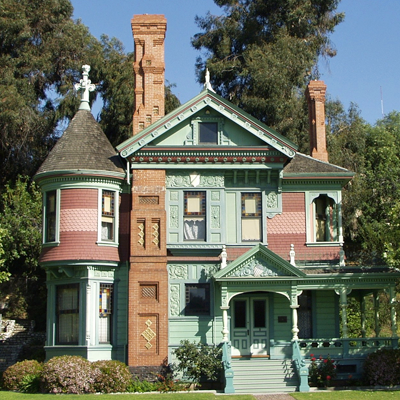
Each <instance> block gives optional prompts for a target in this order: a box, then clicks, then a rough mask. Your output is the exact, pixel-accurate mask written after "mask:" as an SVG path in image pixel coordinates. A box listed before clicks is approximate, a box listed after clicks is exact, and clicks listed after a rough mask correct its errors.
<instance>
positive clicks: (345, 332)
mask: <svg viewBox="0 0 400 400" xmlns="http://www.w3.org/2000/svg"><path fill="white" fill-rule="evenodd" d="M340 308H341V310H342V331H343V337H344V338H347V337H349V336H348V330H347V289H346V288H345V287H342V288H341V289H340Z"/></svg>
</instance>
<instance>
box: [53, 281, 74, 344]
mask: <svg viewBox="0 0 400 400" xmlns="http://www.w3.org/2000/svg"><path fill="white" fill-rule="evenodd" d="M56 310H57V322H56V332H57V336H56V344H68V345H69V344H78V340H79V284H78V283H76V284H71V285H60V286H57V305H56Z"/></svg>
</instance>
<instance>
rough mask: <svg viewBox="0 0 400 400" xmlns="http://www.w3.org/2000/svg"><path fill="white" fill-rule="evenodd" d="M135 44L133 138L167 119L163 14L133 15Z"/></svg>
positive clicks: (164, 22) (165, 25)
mask: <svg viewBox="0 0 400 400" xmlns="http://www.w3.org/2000/svg"><path fill="white" fill-rule="evenodd" d="M131 26H132V34H133V38H134V42H135V61H134V63H133V70H134V73H135V101H134V113H133V135H136V134H137V133H139V132H140V131H142V130H143V129H144V128H146V127H147V126H149V125H150V124H152V123H153V122H155V121H157V120H158V119H160V118H161V117H163V116H164V113H165V111H164V71H165V62H164V40H165V33H166V31H167V20H166V19H165V17H164V15H148V14H143V15H134V16H133V18H132V20H131Z"/></svg>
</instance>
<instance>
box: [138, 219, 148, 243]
mask: <svg viewBox="0 0 400 400" xmlns="http://www.w3.org/2000/svg"><path fill="white" fill-rule="evenodd" d="M145 223H146V221H145V220H144V219H138V220H137V229H138V233H137V235H138V239H137V242H138V245H139V246H140V247H143V248H144V247H145V245H146V233H145V230H146V226H145Z"/></svg>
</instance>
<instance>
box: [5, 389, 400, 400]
mask: <svg viewBox="0 0 400 400" xmlns="http://www.w3.org/2000/svg"><path fill="white" fill-rule="evenodd" d="M290 395H291V396H292V397H293V398H294V399H296V400H309V399H310V400H343V399H345V400H389V399H395V400H400V391H370V390H365V391H359V390H353V391H351V390H349V391H336V392H332V391H326V392H324V391H318V392H311V393H291V394H290ZM116 396H118V395H115V394H102V395H97V394H84V395H79V396H77V395H76V394H64V395H62V397H61V399H62V400H81V399H82V398H84V399H85V400H117V398H116ZM51 398H53V399H54V395H52V394H25V393H16V392H6V391H0V399H1V400H30V399H33V400H49V399H51ZM119 399H120V400H133V399H134V400H217V399H218V400H254V397H253V396H251V395H223V396H221V395H215V394H213V393H198V392H197V393H157V394H152V393H140V394H123V395H120V396H119Z"/></svg>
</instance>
